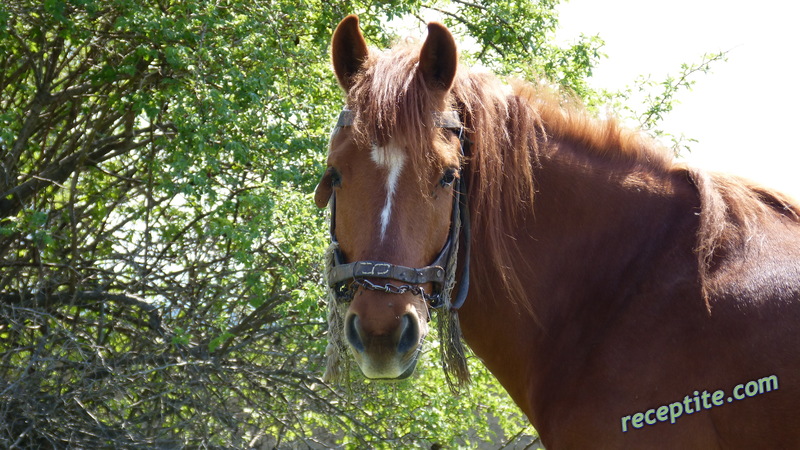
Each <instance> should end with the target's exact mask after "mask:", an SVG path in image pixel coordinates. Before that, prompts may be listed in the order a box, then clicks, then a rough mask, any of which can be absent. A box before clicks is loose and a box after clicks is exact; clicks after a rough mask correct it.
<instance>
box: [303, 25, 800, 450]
mask: <svg viewBox="0 0 800 450" xmlns="http://www.w3.org/2000/svg"><path fill="white" fill-rule="evenodd" d="M429 30H430V32H429V36H428V38H427V40H426V41H425V43H424V47H423V49H422V51H421V50H420V48H419V47H418V46H415V45H407V44H406V45H400V46H398V47H396V48H394V49H393V50H391V51H389V52H387V53H376V52H374V51H372V52H370V51H368V50H367V49H366V44H365V43H364V40H363V38H362V37H361V34H360V32H359V31H358V22H357V19H356V18H355V17H354V16H350V17H348V18H347V19H345V20H344V21H343V22H342V24H340V26H339V28H338V29H337V32H336V34H335V36H334V46H333V62H334V67H335V68H336V72H337V76H338V77H339V81H340V84H341V85H342V86H343V88H344V89H345V90H346V91H347V92H348V100H347V103H348V107H349V108H350V109H352V110H353V111H354V114H355V115H356V120H355V123H354V125H353V127H352V130H349V131H347V132H345V133H339V134H337V135H335V136H334V139H333V141H332V142H333V143H332V147H331V148H332V149H331V157H330V158H329V164H330V165H331V167H332V170H334V171H336V170H338V171H339V172H338V173H340V174H342V173H343V174H344V175H342V176H341V179H337V180H338V184H332V183H331V181H330V180H325V179H323V182H321V183H320V187H319V188H318V191H317V203H318V204H319V205H320V206H324V205H325V204H326V202H327V199H328V198H329V197H330V196H331V193H332V192H334V190H336V189H338V191H336V192H337V194H336V195H337V196H338V197H337V202H338V201H339V198H341V199H342V200H341V202H340V203H339V204H337V208H339V210H338V212H337V217H336V219H335V220H336V222H337V223H336V227H337V232H339V233H340V241H341V246H342V250H343V251H344V253H345V254H347V255H350V256H352V258H354V259H358V258H367V257H369V258H373V259H378V260H382V261H390V262H394V263H402V264H407V265H416V266H421V265H425V264H428V263H429V262H430V261H431V259H432V256H433V255H435V253H436V251H437V250H438V249H439V248H440V247H441V245H442V241H443V240H444V237H445V236H446V234H447V232H446V230H447V226H448V220H447V218H448V217H449V213H448V211H449V200H446V199H445V200H440V199H439V200H424V199H425V198H428V196H429V195H433V196H434V197H435V198H437V199H438V198H439V197H440V196H442V197H446V195H441V194H438V193H437V192H439V191H436V190H435V189H438V188H436V187H435V186H436V183H437V181H438V173H439V172H440V171H441V169H442V168H443V167H448V166H451V165H453V163H454V161H458V153H457V151H458V143H457V142H455V141H454V140H452V139H449V138H447V135H446V133H443V132H441V131H438V130H436V131H434V130H432V129H431V127H430V119H428V118H427V117H428V116H429V114H431V113H432V112H434V111H443V110H447V109H455V110H457V111H458V112H459V114H460V115H461V117H462V120H463V122H464V124H465V130H466V132H467V135H468V137H469V139H470V140H471V142H472V146H471V149H470V154H468V155H467V157H466V158H465V159H464V160H463V161H461V166H462V173H461V176H462V177H464V178H465V179H466V180H468V182H469V183H468V184H469V205H470V211H471V216H472V220H473V223H472V230H473V234H472V258H471V275H472V285H471V288H470V294H469V296H468V298H467V301H466V303H465V305H464V306H463V308H461V309H460V310H459V312H458V315H459V318H460V321H461V326H462V330H463V335H464V338H465V340H466V341H467V343H468V344H469V346H470V347H471V348H472V350H473V351H474V353H475V354H476V355H477V356H479V357H480V358H481V359H482V360H483V362H484V363H485V364H486V366H487V367H488V369H489V370H490V371H491V372H492V373H493V374H494V375H495V376H496V377H497V378H498V380H499V381H500V383H501V384H502V385H503V386H504V387H505V388H506V389H507V390H508V392H509V394H510V395H511V397H512V398H513V399H514V400H515V402H516V403H517V404H518V405H519V407H520V408H521V409H522V410H523V411H524V412H525V414H526V415H527V416H528V418H529V419H530V421H531V422H532V423H533V425H534V426H535V428H536V429H537V431H538V432H539V433H540V435H541V437H542V441H543V442H544V444H545V446H546V447H547V448H548V449H564V448H567V449H585V448H698V449H715V448H795V447H798V446H800V407H799V406H798V404H799V402H800V349H798V347H797V345H796V344H797V336H798V329H797V326H798V324H800V221H799V220H798V215H799V214H798V207H797V206H796V205H795V204H794V203H792V202H791V201H790V200H789V199H787V198H786V197H784V196H783V195H781V194H779V193H776V192H773V191H771V190H769V189H765V188H762V187H759V186H755V185H753V184H751V183H749V182H747V181H745V180H742V179H739V178H735V177H732V176H728V175H722V174H709V173H706V172H703V171H700V170H696V169H693V168H690V167H686V166H683V165H679V164H675V163H674V162H673V161H672V157H671V155H669V154H668V152H667V151H666V150H663V149H661V148H659V147H658V146H656V145H655V144H653V143H651V142H650V141H648V140H647V139H645V138H642V137H641V136H639V135H638V134H636V133H632V132H628V131H625V130H623V129H621V128H620V127H618V126H617V125H616V123H615V122H614V121H613V120H606V121H600V120H597V119H593V118H589V117H588V116H587V114H586V113H584V112H583V111H582V110H581V109H580V108H579V107H575V106H564V101H563V100H564V99H563V98H561V97H559V96H558V95H557V94H553V93H552V92H550V91H547V90H543V89H541V88H538V87H535V86H530V85H526V84H521V83H518V84H516V85H515V86H513V87H512V89H508V88H507V87H505V86H503V85H502V84H501V83H500V82H499V81H497V80H496V79H495V78H494V77H492V76H490V75H486V74H477V73H471V72H468V71H467V70H465V69H463V68H459V67H458V66H457V64H455V63H454V61H456V60H457V55H456V53H455V47H454V45H453V44H452V37H451V36H450V34H449V32H448V31H447V30H446V29H445V28H444V27H443V26H441V25H438V24H431V25H430V26H429ZM437 61H441V63H438V62H437ZM567 103H574V102H572V101H571V100H569V101H568V102H567ZM420 124H422V125H420ZM426 124H427V125H426ZM399 138H402V139H403V141H402V144H398V147H397V148H398V149H400V150H397V151H402V152H404V153H403V154H404V155H405V156H403V158H404V159H403V161H404V163H403V164H398V165H397V166H398V167H401V168H402V171H401V172H399V173H400V175H398V176H397V180H399V184H397V185H396V190H395V191H391V189H390V188H389V187H387V188H385V189H384V187H383V186H384V184H385V182H384V181H383V180H384V179H385V177H386V176H387V175H386V171H384V170H383V169H382V168H381V167H383V166H380V164H378V162H380V161H374V162H373V163H368V162H365V161H367V160H368V159H369V156H368V155H367V153H368V152H369V146H370V143H372V145H373V146H375V145H376V143H377V144H380V145H383V144H385V143H386V142H389V141H391V140H392V139H395V140H396V139H399ZM392 142H397V141H392ZM373 155H374V154H373ZM374 159H375V157H374V156H373V160H374ZM381 161H384V160H381ZM384 162H385V161H384ZM370 164H373V165H372V166H370ZM353 167H358V170H349V171H348V170H347V168H353ZM399 170H400V169H398V171H399ZM329 173H332V172H329ZM412 174H416V176H412ZM373 179H374V180H377V181H375V182H374V183H373V181H370V180H373ZM397 180H396V181H397ZM348 183H349V184H348ZM371 183H372V184H371ZM386 186H390V183H388V184H386ZM348 190H349V191H348ZM387 195H393V196H394V197H393V199H394V200H393V201H394V202H396V203H395V204H396V205H400V206H399V207H397V208H396V209H394V210H391V211H390V212H391V221H390V220H388V219H386V220H385V218H386V213H385V211H387V209H390V208H389V206H387V205H391V202H388V201H385V200H383V199H384V198H386V196H387ZM448 195H449V194H448ZM348 196H349V197H348ZM359 196H362V197H363V199H364V202H363V203H361V204H360V206H356V203H355V200H350V201H349V204H348V200H347V199H348V198H350V199H356V198H358V197H359ZM425 201H428V202H429V203H430V202H433V203H430V204H429V205H428V206H427V207H426V206H424V204H425ZM436 202H438V203H436ZM434 203H435V204H434ZM426 208H427V209H426ZM356 210H358V212H356ZM439 210H440V214H437V213H436V211H439ZM381 211H384V213H383V214H384V215H383V216H381V214H382V213H381ZM417 212H420V213H419V214H418V213H417ZM355 214H358V217H356V216H355ZM343 216H346V217H343ZM379 218H380V219H379ZM443 218H444V219H443ZM380 221H383V222H382V223H383V225H382V226H383V227H384V230H386V229H388V230H389V233H390V235H391V236H392V238H391V239H388V240H386V241H384V240H381V241H377V240H376V239H377V238H374V236H376V234H377V233H378V232H379V230H380V226H379V225H378V222H380ZM415 227H417V228H416V229H418V230H421V231H422V232H420V233H414V232H413V230H414V229H415ZM369 236H372V237H371V238H370V237H369ZM404 236H405V237H409V236H414V238H413V239H412V238H410V237H409V238H408V239H403V238H402V237H404ZM426 237H427V239H426ZM376 242H377V243H378V244H376ZM424 307H425V305H424V304H422V303H421V302H420V300H419V299H418V298H414V296H412V295H402V296H396V295H391V294H385V293H379V292H373V291H363V290H359V291H358V293H357V294H356V296H355V298H354V300H353V302H352V304H351V305H350V309H349V311H348V317H349V321H348V322H347V324H348V325H347V328H346V330H345V334H346V335H347V336H348V339H349V340H350V343H351V345H354V347H355V348H354V353H360V354H361V355H357V356H358V358H357V360H359V361H361V359H359V358H367V359H368V360H369V361H370V362H369V363H368V364H371V366H370V367H369V368H368V369H364V367H365V366H364V365H362V369H364V370H365V373H367V372H366V370H370V371H372V373H377V374H388V373H395V375H394V376H398V375H399V371H401V370H404V369H405V368H406V367H408V366H407V365H398V364H400V363H397V362H396V361H400V360H402V358H408V357H409V356H408V354H404V355H399V356H398V355H395V354H394V353H395V351H394V350H393V348H394V347H393V346H397V345H398V344H397V340H398V339H400V340H403V339H406V340H407V338H408V336H407V335H408V333H409V329H410V328H413V330H412V331H415V332H418V333H419V334H421V335H422V336H423V337H424V333H425V332H426V330H427V328H426V326H425V324H424V322H425V320H424V317H425V316H426V314H425V313H424V312H423V311H422V310H423V309H424ZM401 317H403V319H402V320H401V319H400V318H401ZM409 324H412V325H413V326H411V325H409ZM354 336H355V337H354ZM351 338H352V339H351ZM362 338H363V339H364V340H368V341H369V342H373V341H375V342H378V341H379V344H380V345H378V344H375V346H374V350H372V349H371V348H365V346H364V343H363V342H361V339H362ZM421 338H422V337H420V340H421ZM367 347H369V346H367ZM404 350H405V348H404ZM371 351H375V352H378V353H379V352H384V353H386V354H381V355H380V357H378V356H374V358H373V356H370V355H369V354H368V353H370V352H371ZM389 353H391V354H389ZM376 354H377V353H376ZM384 357H385V358H388V359H392V360H393V362H391V363H386V364H384V363H383V362H380V361H383V359H380V358H384ZM401 357H402V358H401ZM369 358H373V359H369ZM379 359H380V361H379ZM388 359H387V360H388ZM376 361H377V362H376ZM401 362H402V363H404V364H405V363H407V362H408V361H406V360H402V361H401ZM390 366H391V367H390ZM390 369H391V370H390ZM392 370H394V371H395V372H392ZM412 370H413V367H412Z"/></svg>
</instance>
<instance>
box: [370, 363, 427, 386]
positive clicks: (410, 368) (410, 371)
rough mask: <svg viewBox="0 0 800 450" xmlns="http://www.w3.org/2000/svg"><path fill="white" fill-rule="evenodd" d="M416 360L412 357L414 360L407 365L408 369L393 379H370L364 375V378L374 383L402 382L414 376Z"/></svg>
mask: <svg viewBox="0 0 800 450" xmlns="http://www.w3.org/2000/svg"><path fill="white" fill-rule="evenodd" d="M418 360H419V359H418V358H417V357H414V360H413V361H411V363H410V364H409V365H408V368H406V370H405V371H404V372H403V373H401V374H400V375H398V376H396V377H393V378H392V377H370V376H367V375H364V377H365V378H367V379H369V380H375V381H387V382H390V381H403V380H405V379H407V378H409V377H410V376H411V375H414V371H415V370H416V369H417V361H418Z"/></svg>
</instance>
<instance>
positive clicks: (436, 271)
mask: <svg viewBox="0 0 800 450" xmlns="http://www.w3.org/2000/svg"><path fill="white" fill-rule="evenodd" d="M353 117H354V114H353V111H351V110H349V109H345V110H343V111H342V112H341V113H340V114H339V119H338V120H337V122H336V127H337V128H338V127H347V126H352V125H353ZM433 119H434V124H435V126H436V127H438V128H446V129H450V130H453V131H454V132H456V133H458V137H459V141H460V144H461V155H462V157H463V156H464V153H465V151H466V150H467V149H468V145H469V141H468V140H467V139H466V137H465V136H464V132H463V130H464V129H463V126H462V124H461V120H460V119H459V117H458V113H456V112H455V111H446V112H435V113H434V115H433ZM462 178H463V177H459V178H457V179H456V182H455V183H456V186H455V191H456V195H454V196H453V209H452V216H451V218H450V232H449V234H448V236H447V241H445V244H444V246H443V247H442V249H441V250H440V251H439V254H438V255H437V256H436V259H435V260H434V261H433V263H432V264H431V265H428V266H425V267H421V268H412V267H406V266H400V265H396V264H391V263H387V262H382V261H355V262H351V263H345V261H344V255H342V253H341V251H340V250H339V249H338V242H337V240H336V229H335V224H336V194H335V193H334V194H332V196H331V201H330V204H331V242H332V243H334V244H337V245H335V250H334V255H333V267H331V269H330V271H329V274H328V285H329V287H331V288H333V290H334V292H336V295H337V298H338V299H339V300H343V301H347V300H351V299H352V296H353V294H355V292H354V291H355V289H354V287H355V288H357V287H358V286H362V287H364V288H366V289H370V290H379V291H383V292H387V293H394V294H402V293H405V292H412V293H414V294H416V295H419V296H421V297H423V298H424V299H425V300H426V301H427V302H428V303H429V304H430V305H431V307H432V308H440V307H442V306H445V305H447V304H448V303H449V305H450V309H452V310H457V309H458V308H460V307H461V306H462V305H463V304H464V301H465V300H466V298H467V293H468V290H469V260H470V237H471V236H470V227H469V208H468V207H467V182H466V180H464V179H462ZM459 240H462V241H463V245H464V247H463V248H464V253H463V254H464V266H463V268H462V271H461V278H460V279H459V282H458V293H457V295H456V297H455V300H454V301H447V300H449V299H445V298H444V296H447V295H449V292H448V289H447V288H446V285H447V284H448V278H449V275H450V274H449V273H448V272H450V271H455V269H456V266H457V259H458V246H459V245H458V244H459ZM369 278H380V279H387V280H395V281H400V282H402V283H405V284H404V285H401V286H396V285H393V284H389V283H387V284H385V285H377V284H375V283H373V282H371V281H370V280H369ZM451 280H452V278H451ZM427 283H431V284H432V285H433V292H432V293H430V294H428V293H426V292H425V291H424V290H423V289H422V287H421V286H420V285H423V284H427Z"/></svg>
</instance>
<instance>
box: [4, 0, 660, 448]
mask: <svg viewBox="0 0 800 450" xmlns="http://www.w3.org/2000/svg"><path fill="white" fill-rule="evenodd" d="M556 3H557V1H555V0H544V1H540V2H531V1H524V0H503V1H488V0H485V1H484V0H475V1H469V2H467V1H460V0H453V1H445V0H442V1H437V0H431V1H421V0H393V1H389V2H366V1H352V2H345V3H340V2H328V1H323V0H317V1H289V0H279V1H272V2H246V1H241V0H214V1H209V0H195V1H189V2H182V1H172V0H44V1H33V0H11V1H10V2H3V3H2V4H0V22H1V23H2V26H0V55H1V59H0V165H1V166H0V446H3V447H58V448H61V447H79V448H95V447H121V448H125V447H143V446H144V447H163V448H174V447H184V446H191V447H222V448H249V447H257V448H262V447H263V448H269V447H271V446H278V447H284V446H300V447H305V446H333V445H346V444H355V445H359V446H377V447H382V446H386V447H389V446H397V445H414V446H419V445H428V446H430V445H432V444H435V443H439V444H454V445H464V446H473V445H475V443H476V442H486V441H492V442H504V441H505V440H508V439H510V438H511V437H513V436H515V435H519V434H525V433H531V432H532V430H530V429H529V428H525V427H526V425H525V424H526V422H525V420H524V417H521V415H520V413H519V412H518V410H517V409H516V408H515V407H514V406H513V404H512V403H511V402H510V400H509V399H508V398H507V396H506V395H505V394H504V393H503V392H502V390H501V389H500V388H499V387H498V386H497V385H496V383H495V382H494V381H493V379H492V378H491V376H489V375H488V374H487V373H486V372H485V371H484V370H483V369H481V368H480V365H479V363H478V362H477V361H474V360H473V361H471V364H472V365H473V367H472V370H473V372H474V373H477V376H476V378H477V383H476V387H475V388H473V390H472V392H470V393H468V394H463V395H461V396H453V395H451V394H450V393H449V392H448V391H447V390H446V389H444V388H443V387H444V386H445V383H444V380H443V375H442V374H441V372H440V371H439V370H438V369H437V367H436V361H437V358H435V357H427V358H425V360H424V361H423V363H422V364H421V366H422V367H421V370H420V372H421V374H420V375H418V376H417V377H416V379H414V380H412V381H411V382H405V383H401V384H398V385H384V384H375V383H366V382H359V381H354V382H353V384H352V385H350V386H349V387H346V388H341V387H332V386H327V385H325V384H324V383H322V382H321V381H320V379H319V376H320V375H321V371H322V368H321V364H322V355H323V354H324V347H325V336H324V334H325V326H324V325H325V324H324V311H325V307H324V301H325V297H324V293H323V291H322V289H321V286H322V279H321V275H320V272H321V270H320V262H321V260H322V253H323V251H324V248H325V246H326V239H327V234H326V225H325V213H324V212H321V211H318V210H316V209H315V208H314V207H313V202H312V199H311V192H312V191H313V188H314V185H315V183H316V180H317V177H318V175H319V174H320V173H321V172H322V169H323V164H324V163H323V161H324V155H325V152H326V143H327V133H328V131H329V129H330V127H331V123H332V120H334V118H335V116H336V113H337V112H338V108H340V107H341V105H342V103H343V101H342V95H341V93H340V92H339V90H338V88H337V86H336V84H335V81H334V77H333V76H332V75H331V73H330V69H329V64H328V41H329V38H330V35H331V32H332V30H333V27H335V25H336V24H337V23H338V21H339V20H340V19H341V18H342V17H344V16H345V15H346V14H348V13H351V12H356V13H359V14H360V15H361V18H362V25H363V26H364V30H365V33H366V35H367V37H368V39H369V40H370V41H371V43H373V44H375V45H376V46H381V47H382V46H386V45H388V44H389V43H391V42H392V41H393V40H395V39H396V38H397V33H396V31H395V28H393V27H389V26H386V24H387V23H394V22H396V21H397V20H402V21H405V22H404V23H409V21H415V20H422V19H421V18H423V17H426V16H428V15H438V16H440V17H441V18H442V19H443V20H444V21H445V22H446V23H447V25H449V26H450V27H452V29H453V30H454V31H455V32H456V33H458V34H459V35H460V37H459V38H460V39H464V40H466V41H468V42H472V43H473V45H470V46H469V47H468V48H466V49H465V55H464V57H465V59H466V60H468V61H472V62H476V63H480V64H482V65H484V66H486V67H488V68H490V69H492V70H495V71H497V72H499V73H501V74H509V75H514V76H520V77H525V78H532V77H533V76H534V74H538V75H544V76H545V77H547V78H549V79H550V80H553V81H554V82H556V83H558V84H561V85H563V86H565V87H566V88H567V89H569V90H571V91H574V92H576V93H578V94H579V95H580V96H585V97H588V96H590V95H593V94H592V93H591V92H590V89H589V88H588V87H587V85H586V82H585V81H586V79H587V77H588V76H589V75H590V74H591V69H592V67H593V65H594V64H595V63H596V62H597V60H598V58H599V57H600V54H599V48H600V46H601V45H602V42H601V41H600V40H599V39H597V38H584V39H581V40H579V41H578V42H576V43H575V44H573V45H571V46H568V47H565V48H561V47H558V46H553V45H551V44H550V43H549V42H550V41H551V38H552V35H553V32H554V30H555V27H556V24H557V17H556V15H555V11H554V6H555V5H556ZM667 100H668V99H667ZM428 347H429V348H430V349H431V350H430V351H431V352H436V351H437V350H436V342H435V338H431V342H430V345H429V346H428ZM477 386H480V387H477ZM489 418H491V420H489ZM464 430H472V431H471V432H470V433H468V434H465V432H464Z"/></svg>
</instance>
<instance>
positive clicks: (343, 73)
mask: <svg viewBox="0 0 800 450" xmlns="http://www.w3.org/2000/svg"><path fill="white" fill-rule="evenodd" d="M368 55H369V50H368V49H367V41H365V40H364V35H362V34H361V30H360V29H359V28H358V16H356V15H354V14H350V15H349V16H347V17H345V18H344V19H342V21H341V22H340V23H339V26H338V27H336V31H334V33H333V39H331V60H332V61H333V71H334V72H335V73H336V78H337V79H338V80H339V86H341V87H342V89H344V90H345V91H349V90H350V88H351V87H352V86H353V75H355V74H356V72H358V69H360V68H361V65H362V64H364V61H366V59H367V56H368Z"/></svg>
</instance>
